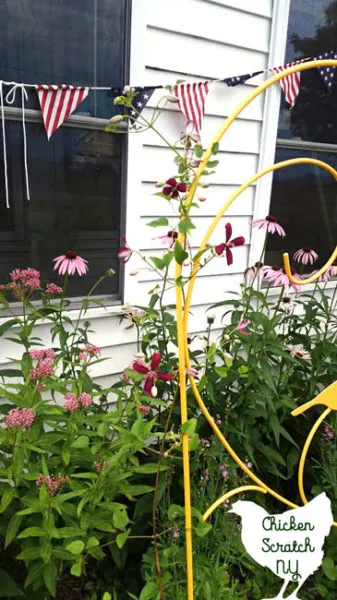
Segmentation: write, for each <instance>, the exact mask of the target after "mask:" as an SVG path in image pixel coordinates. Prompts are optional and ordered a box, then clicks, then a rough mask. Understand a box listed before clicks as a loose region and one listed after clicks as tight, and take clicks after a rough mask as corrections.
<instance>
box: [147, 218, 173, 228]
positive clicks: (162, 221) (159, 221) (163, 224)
mask: <svg viewBox="0 0 337 600" xmlns="http://www.w3.org/2000/svg"><path fill="white" fill-rule="evenodd" d="M168 224H169V222H168V219H167V218H166V217H160V218H159V219H155V220H154V221H150V223H147V225H148V227H166V226H167V225H168Z"/></svg>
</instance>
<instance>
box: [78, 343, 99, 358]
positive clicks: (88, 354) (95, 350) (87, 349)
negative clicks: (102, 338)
mask: <svg viewBox="0 0 337 600" xmlns="http://www.w3.org/2000/svg"><path fill="white" fill-rule="evenodd" d="M100 354H101V348H100V347H99V346H95V344H86V345H85V346H84V348H83V350H82V352H80V353H79V355H78V359H79V360H83V361H87V360H90V358H92V357H97V356H99V355H100Z"/></svg>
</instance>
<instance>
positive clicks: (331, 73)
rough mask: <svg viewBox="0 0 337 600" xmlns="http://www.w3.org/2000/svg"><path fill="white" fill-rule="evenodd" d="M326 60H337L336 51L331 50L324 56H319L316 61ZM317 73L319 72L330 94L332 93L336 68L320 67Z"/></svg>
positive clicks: (324, 53) (323, 54)
mask: <svg viewBox="0 0 337 600" xmlns="http://www.w3.org/2000/svg"><path fill="white" fill-rule="evenodd" d="M324 58H328V59H329V58H330V59H335V60H337V52H336V50H330V52H323V53H322V54H320V55H319V56H317V57H316V59H315V60H323V59H324ZM317 71H318V72H319V74H320V76H321V78H322V81H323V83H324V85H325V87H326V89H327V90H328V92H331V90H332V88H333V85H334V80H335V74H336V67H318V69H317Z"/></svg>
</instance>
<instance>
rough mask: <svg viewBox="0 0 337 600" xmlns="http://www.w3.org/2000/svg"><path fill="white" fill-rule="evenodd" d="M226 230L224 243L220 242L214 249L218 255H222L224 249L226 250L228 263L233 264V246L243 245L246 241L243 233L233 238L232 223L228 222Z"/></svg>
mask: <svg viewBox="0 0 337 600" xmlns="http://www.w3.org/2000/svg"><path fill="white" fill-rule="evenodd" d="M225 230H226V241H225V242H223V243H222V244H218V245H217V246H214V250H215V252H216V254H217V255H218V256H221V255H222V254H223V253H224V251H225V250H226V260H227V264H228V265H232V264H233V254H232V251H231V248H234V247H235V246H242V245H243V244H244V243H245V238H244V237H243V236H242V235H240V236H239V237H236V238H234V239H233V240H231V237H232V226H231V224H230V223H226V225H225Z"/></svg>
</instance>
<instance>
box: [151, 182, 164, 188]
mask: <svg viewBox="0 0 337 600" xmlns="http://www.w3.org/2000/svg"><path fill="white" fill-rule="evenodd" d="M165 184H166V181H157V183H155V184H154V187H157V188H162V187H164V185H165Z"/></svg>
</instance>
